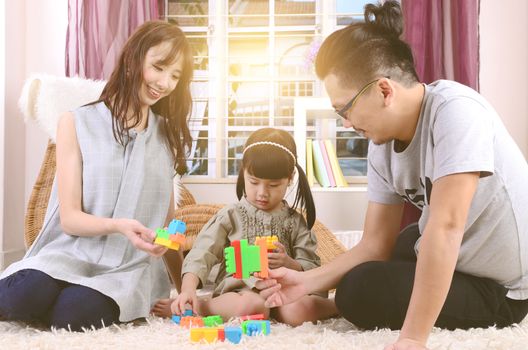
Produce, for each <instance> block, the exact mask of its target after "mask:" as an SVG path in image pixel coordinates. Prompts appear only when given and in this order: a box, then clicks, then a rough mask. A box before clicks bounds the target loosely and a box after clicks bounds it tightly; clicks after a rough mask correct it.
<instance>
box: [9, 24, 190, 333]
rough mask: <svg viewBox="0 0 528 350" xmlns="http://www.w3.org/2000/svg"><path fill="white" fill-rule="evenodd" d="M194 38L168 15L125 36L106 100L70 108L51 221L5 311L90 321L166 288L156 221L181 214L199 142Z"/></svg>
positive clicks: (52, 322)
mask: <svg viewBox="0 0 528 350" xmlns="http://www.w3.org/2000/svg"><path fill="white" fill-rule="evenodd" d="M191 76H192V53H191V48H190V46H189V44H188V42H187V40H186V38H185V37H184V35H183V33H182V31H181V30H180V29H178V28H177V27H176V26H175V25H172V24H169V23H167V22H161V21H160V22H158V21H154V22H147V23H145V24H144V25H142V26H141V27H139V28H138V29H137V31H136V32H135V33H134V34H133V35H132V36H131V37H130V38H129V40H128V41H127V43H126V44H125V46H124V48H123V50H122V53H121V56H120V58H119V61H118V63H117V66H116V68H115V70H114V72H113V73H112V76H111V77H110V79H109V81H108V83H107V84H106V86H105V88H104V90H103V92H102V94H101V97H100V99H99V101H97V102H94V103H92V104H89V105H86V106H83V107H80V108H78V109H76V110H74V111H73V112H67V113H65V114H64V115H63V116H62V117H61V119H60V122H59V125H58V129H57V175H56V182H55V183H54V186H53V190H52V194H51V197H50V200H49V204H48V211H47V214H46V219H45V222H44V224H43V226H42V231H41V232H40V234H39V236H38V237H37V239H36V241H35V242H34V243H33V245H32V247H31V249H29V251H28V252H27V254H26V256H25V257H24V259H23V260H21V261H19V262H17V263H14V264H12V265H11V266H9V267H8V268H7V269H6V270H5V271H4V272H3V274H2V275H1V278H3V279H2V280H0V317H3V318H5V319H8V320H18V321H40V322H44V323H45V324H47V325H49V326H51V327H55V328H70V329H71V330H81V329H82V327H87V328H90V327H92V326H93V327H101V326H103V325H110V324H112V323H113V322H119V321H123V322H124V321H131V320H134V319H137V318H141V317H146V316H148V314H149V312H150V309H151V306H152V305H153V304H154V301H156V300H158V299H159V298H165V297H167V296H168V295H169V291H170V285H169V280H168V277H167V272H166V269H165V267H164V264H163V261H162V260H161V259H159V258H157V257H159V256H161V255H163V254H164V253H165V251H166V248H163V247H161V246H157V245H154V244H153V243H152V242H153V240H154V237H155V233H154V232H153V231H152V230H151V229H150V228H156V227H160V226H163V225H164V224H165V225H166V224H167V223H168V219H170V218H171V217H172V214H173V207H174V206H173V194H172V188H173V177H174V174H175V169H177V170H178V172H183V171H184V166H185V152H184V149H185V146H188V145H189V143H190V139H191V138H190V134H189V129H188V127H187V117H188V115H189V110H190V106H191V99H190V92H189V84H190V81H191Z"/></svg>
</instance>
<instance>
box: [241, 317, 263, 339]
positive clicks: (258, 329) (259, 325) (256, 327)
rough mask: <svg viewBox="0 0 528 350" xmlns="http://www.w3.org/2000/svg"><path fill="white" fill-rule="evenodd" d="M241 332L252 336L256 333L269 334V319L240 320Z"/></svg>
mask: <svg viewBox="0 0 528 350" xmlns="http://www.w3.org/2000/svg"><path fill="white" fill-rule="evenodd" d="M242 333H244V334H246V335H249V336H252V335H257V334H264V335H268V334H270V321H269V320H260V321H256V320H248V321H244V322H242Z"/></svg>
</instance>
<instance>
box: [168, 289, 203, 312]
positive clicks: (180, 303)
mask: <svg viewBox="0 0 528 350" xmlns="http://www.w3.org/2000/svg"><path fill="white" fill-rule="evenodd" d="M187 304H190V305H191V307H192V310H193V314H198V312H197V311H198V310H197V309H198V298H197V297H196V290H195V291H194V292H193V291H183V290H182V292H181V293H180V294H178V296H177V297H176V299H174V301H173V302H172V304H171V311H172V313H173V314H174V315H183V313H184V312H185V308H186V305H187Z"/></svg>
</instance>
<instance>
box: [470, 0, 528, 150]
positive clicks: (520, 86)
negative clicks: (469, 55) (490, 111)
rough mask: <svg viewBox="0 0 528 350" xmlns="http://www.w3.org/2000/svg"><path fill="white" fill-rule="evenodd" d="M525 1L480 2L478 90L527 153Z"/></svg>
mask: <svg viewBox="0 0 528 350" xmlns="http://www.w3.org/2000/svg"><path fill="white" fill-rule="evenodd" d="M527 78H528V1H525V0H506V1H489V0H488V1H481V2H480V91H481V93H482V95H484V96H485V97H486V98H487V99H488V101H489V102H490V103H491V104H492V105H493V106H494V107H495V109H496V110H497V112H498V113H499V115H500V116H501V118H502V120H503V122H504V124H505V125H506V128H507V129H508V130H509V132H510V134H511V135H512V136H513V138H514V139H515V141H516V142H517V144H518V145H519V147H520V148H521V151H522V152H523V153H524V156H525V157H527V156H528V84H526V81H527Z"/></svg>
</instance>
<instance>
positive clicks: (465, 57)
mask: <svg viewBox="0 0 528 350" xmlns="http://www.w3.org/2000/svg"><path fill="white" fill-rule="evenodd" d="M402 10H403V18H404V26H405V27H404V39H405V41H407V43H409V45H410V46H411V48H412V49H413V53H414V59H415V64H416V72H417V73H418V76H419V78H420V80H421V81H423V82H425V83H430V82H433V81H435V80H438V79H449V80H455V81H458V82H459V83H462V84H464V85H467V86H470V87H472V88H473V89H475V90H478V68H479V55H478V49H479V42H478V41H479V37H478V15H479V0H433V1H431V0H402Z"/></svg>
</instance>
